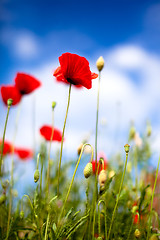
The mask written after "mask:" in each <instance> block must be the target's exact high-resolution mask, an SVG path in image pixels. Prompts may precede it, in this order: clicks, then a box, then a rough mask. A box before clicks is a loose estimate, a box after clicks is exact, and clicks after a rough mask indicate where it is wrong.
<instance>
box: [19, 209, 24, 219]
mask: <svg viewBox="0 0 160 240" xmlns="http://www.w3.org/2000/svg"><path fill="white" fill-rule="evenodd" d="M20 218H21V219H23V218H24V212H23V210H22V211H21V212H20Z"/></svg>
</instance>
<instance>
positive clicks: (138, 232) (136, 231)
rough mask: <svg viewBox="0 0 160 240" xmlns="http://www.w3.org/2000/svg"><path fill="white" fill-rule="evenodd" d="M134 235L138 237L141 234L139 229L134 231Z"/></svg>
mask: <svg viewBox="0 0 160 240" xmlns="http://www.w3.org/2000/svg"><path fill="white" fill-rule="evenodd" d="M134 236H135V237H136V238H139V237H140V236H141V232H140V231H139V229H136V230H135V232H134Z"/></svg>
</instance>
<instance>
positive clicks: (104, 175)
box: [98, 170, 107, 186]
mask: <svg viewBox="0 0 160 240" xmlns="http://www.w3.org/2000/svg"><path fill="white" fill-rule="evenodd" d="M106 180H107V173H106V171H105V170H102V171H101V172H100V174H99V177H98V181H99V185H100V186H103V185H104V184H105V182H106Z"/></svg>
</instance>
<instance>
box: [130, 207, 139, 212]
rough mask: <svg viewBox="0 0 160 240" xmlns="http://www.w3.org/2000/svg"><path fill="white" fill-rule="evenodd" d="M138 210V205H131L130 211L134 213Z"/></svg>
mask: <svg viewBox="0 0 160 240" xmlns="http://www.w3.org/2000/svg"><path fill="white" fill-rule="evenodd" d="M137 210H138V206H133V207H132V210H131V212H132V213H133V214H134V213H136V212H137Z"/></svg>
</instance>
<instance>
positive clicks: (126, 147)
mask: <svg viewBox="0 0 160 240" xmlns="http://www.w3.org/2000/svg"><path fill="white" fill-rule="evenodd" d="M129 148H130V145H129V144H125V145H124V150H125V152H126V153H129Z"/></svg>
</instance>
